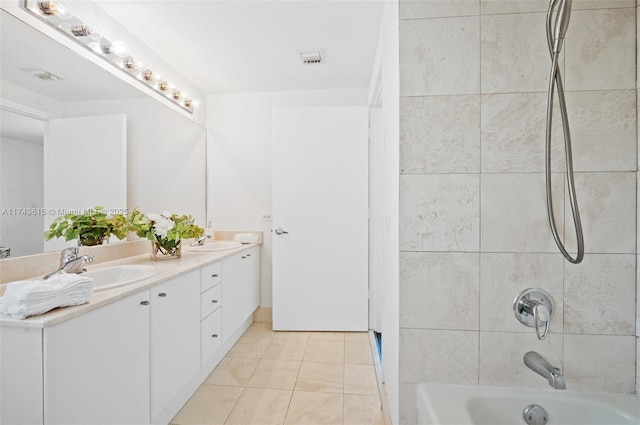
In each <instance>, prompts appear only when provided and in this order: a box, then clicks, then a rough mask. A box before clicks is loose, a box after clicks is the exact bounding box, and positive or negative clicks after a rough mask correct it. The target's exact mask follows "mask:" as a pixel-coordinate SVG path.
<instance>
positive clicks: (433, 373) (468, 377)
mask: <svg viewBox="0 0 640 425" xmlns="http://www.w3.org/2000/svg"><path fill="white" fill-rule="evenodd" d="M478 339H479V335H478V332H477V331H475V332H474V331H438V330H422V329H400V381H401V382H406V383H409V382H413V383H419V382H438V383H443V384H477V383H478Z"/></svg>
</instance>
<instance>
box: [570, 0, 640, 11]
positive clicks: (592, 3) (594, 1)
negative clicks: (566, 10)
mask: <svg viewBox="0 0 640 425" xmlns="http://www.w3.org/2000/svg"><path fill="white" fill-rule="evenodd" d="M623 7H636V2H635V1H634V0H605V1H602V0H573V3H572V4H571V10H581V9H615V8H623Z"/></svg>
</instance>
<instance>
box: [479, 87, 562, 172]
mask: <svg viewBox="0 0 640 425" xmlns="http://www.w3.org/2000/svg"><path fill="white" fill-rule="evenodd" d="M554 111H555V114H554V116H555V118H554V121H553V127H552V141H553V142H552V144H551V147H552V150H551V160H552V163H551V170H552V171H564V169H565V165H564V143H563V139H562V122H561V119H560V115H559V113H558V109H557V101H556V107H555V109H554ZM481 116H482V122H481V129H482V131H481V140H482V153H481V158H482V172H483V173H511V172H516V173H525V172H540V173H542V172H544V169H545V156H544V155H545V153H544V152H545V141H546V118H547V95H546V94H545V93H510V94H485V95H482V98H481ZM572 128H573V127H572Z"/></svg>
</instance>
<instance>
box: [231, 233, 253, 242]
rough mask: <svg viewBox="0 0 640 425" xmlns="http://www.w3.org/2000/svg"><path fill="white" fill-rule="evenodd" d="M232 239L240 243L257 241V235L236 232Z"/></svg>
mask: <svg viewBox="0 0 640 425" xmlns="http://www.w3.org/2000/svg"><path fill="white" fill-rule="evenodd" d="M233 240H234V241H236V242H240V243H257V242H258V235H256V234H255V233H238V234H237V235H235V236H234V237H233Z"/></svg>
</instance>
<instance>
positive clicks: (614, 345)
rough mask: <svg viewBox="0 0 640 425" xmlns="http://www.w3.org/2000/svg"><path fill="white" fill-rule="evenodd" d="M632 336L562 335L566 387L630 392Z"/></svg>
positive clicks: (634, 345) (632, 382)
mask: <svg viewBox="0 0 640 425" xmlns="http://www.w3.org/2000/svg"><path fill="white" fill-rule="evenodd" d="M635 361H636V337H634V336H609V335H569V334H567V335H565V336H564V375H565V379H566V381H567V388H568V389H571V390H578V391H605V392H616V393H617V392H622V393H631V392H633V390H634V389H635V374H634V373H633V371H634V370H635Z"/></svg>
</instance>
